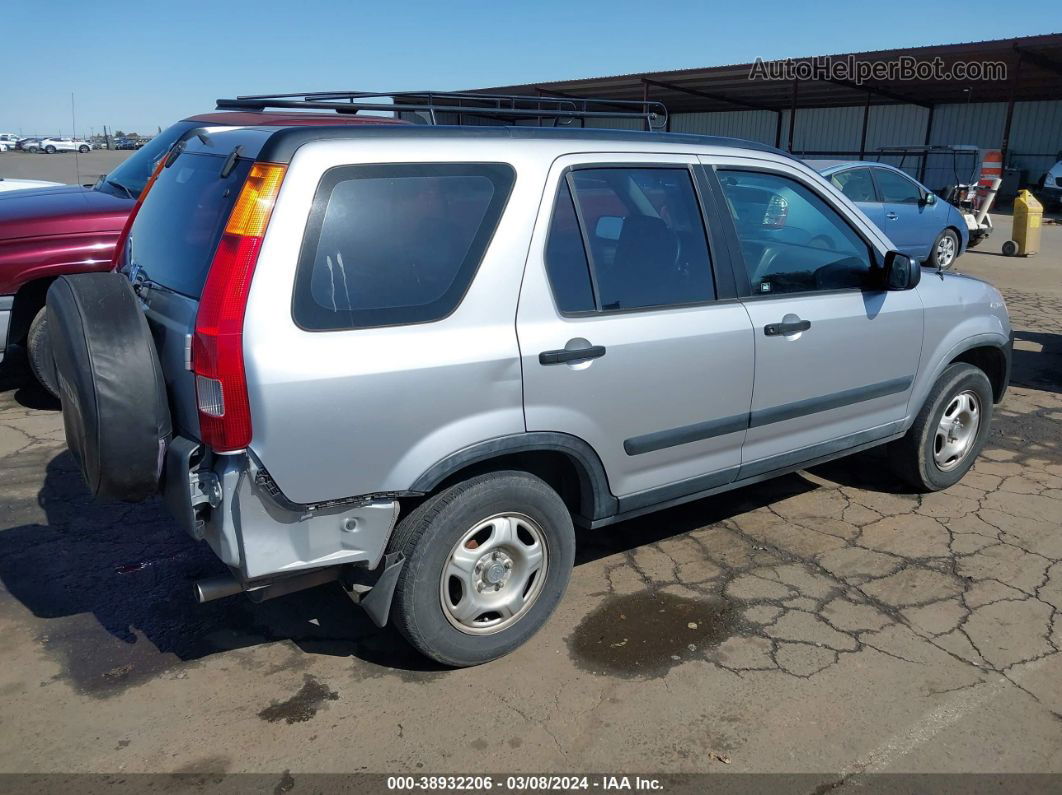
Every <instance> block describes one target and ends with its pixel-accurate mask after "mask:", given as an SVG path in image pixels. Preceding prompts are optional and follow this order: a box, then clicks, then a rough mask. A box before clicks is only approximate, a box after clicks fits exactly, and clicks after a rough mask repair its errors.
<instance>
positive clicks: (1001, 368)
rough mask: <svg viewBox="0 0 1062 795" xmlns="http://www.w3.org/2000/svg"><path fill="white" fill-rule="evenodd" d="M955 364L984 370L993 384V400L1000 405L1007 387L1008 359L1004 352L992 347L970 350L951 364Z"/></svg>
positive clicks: (961, 354) (986, 346)
mask: <svg viewBox="0 0 1062 795" xmlns="http://www.w3.org/2000/svg"><path fill="white" fill-rule="evenodd" d="M955 362H966V363H967V364H972V365H973V366H974V367H977V368H978V369H980V370H983V371H984V374H985V375H987V376H988V380H989V381H990V382H991V383H992V398H993V400H994V401H995V402H996V403H998V402H999V401H1000V400H1001V399H1002V398H1003V389H1004V387H1005V386H1006V378H1007V357H1006V355H1005V354H1004V353H1003V351H1002V350H1000V349H999V348H996V347H994V346H992V345H985V346H983V347H980V348H970V350H968V351H963V352H962V353H960V354H959V355H958V356H956V357H955V358H954V359H952V360H951V362H949V364H954V363H955Z"/></svg>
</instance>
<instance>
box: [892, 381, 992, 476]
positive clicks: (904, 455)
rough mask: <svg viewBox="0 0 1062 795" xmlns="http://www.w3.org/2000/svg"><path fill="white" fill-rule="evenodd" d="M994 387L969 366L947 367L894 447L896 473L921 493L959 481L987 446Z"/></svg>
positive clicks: (893, 458)
mask: <svg viewBox="0 0 1062 795" xmlns="http://www.w3.org/2000/svg"><path fill="white" fill-rule="evenodd" d="M991 422H992V384H991V383H990V382H989V380H988V376H986V375H985V373H984V371H983V370H981V369H979V368H977V367H974V366H973V365H972V364H966V363H965V362H956V363H955V364H951V365H948V367H947V368H946V369H945V370H944V372H943V373H942V374H941V376H940V378H939V379H938V380H937V383H936V384H935V385H934V386H933V389H932V391H930V393H929V397H928V398H926V402H925V404H924V405H923V407H922V410H921V411H920V412H919V413H918V416H917V417H916V418H915V421H914V424H913V425H912V426H911V428H910V430H908V431H907V434H906V435H905V436H904V437H903V438H902V439H899V440H897V441H895V442H893V443H892V444H891V445H890V446H889V457H890V459H891V461H892V466H893V469H894V471H895V472H896V474H897V475H898V476H899V477H900V478H902V479H903V480H905V481H906V482H908V483H909V484H911V485H912V486H914V487H915V488H916V489H918V490H919V491H939V490H941V489H946V488H948V487H949V486H952V485H954V484H955V483H958V482H959V481H960V480H961V479H962V476H963V475H965V474H966V472H967V471H968V470H969V469H970V467H971V466H973V463H974V461H975V460H976V458H977V456H978V455H979V454H980V452H981V449H982V448H983V447H984V446H985V440H986V439H987V438H988V430H989V425H990V424H991Z"/></svg>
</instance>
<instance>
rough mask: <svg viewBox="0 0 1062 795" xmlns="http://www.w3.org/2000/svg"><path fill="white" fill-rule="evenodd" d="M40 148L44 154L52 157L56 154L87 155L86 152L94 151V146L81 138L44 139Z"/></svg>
mask: <svg viewBox="0 0 1062 795" xmlns="http://www.w3.org/2000/svg"><path fill="white" fill-rule="evenodd" d="M39 146H40V149H41V151H42V152H47V153H48V154H50V155H54V154H55V153H56V152H81V154H85V152H88V151H89V150H90V149H92V145H91V144H90V143H89V142H88V141H83V140H81V139H80V138H44V139H42V140H41V142H40V144H39Z"/></svg>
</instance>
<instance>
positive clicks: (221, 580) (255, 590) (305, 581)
mask: <svg viewBox="0 0 1062 795" xmlns="http://www.w3.org/2000/svg"><path fill="white" fill-rule="evenodd" d="M339 572H340V567H339V566H332V567H329V568H324V569H311V570H310V571H307V572H303V573H301V574H297V575H295V576H289V577H283V578H279V579H276V580H271V581H266V582H255V583H251V584H248V585H244V584H243V583H241V582H240V581H239V580H237V579H236V578H235V577H226V576H224V575H222V576H221V577H210V578H208V579H206V580H198V581H197V582H196V583H195V598H196V601H197V602H199V604H203V603H204V602H213V601H214V600H215V599H222V598H224V597H226V596H233V595H235V594H238V593H244V592H246V593H247V595H248V596H249V597H251V599H252V600H254V601H255V602H264V601H266V600H268V599H275V598H276V597H278V596H284V595H285V594H289V593H295V592H296V591H303V590H305V589H307V588H313V587H314V586H317V585H324V584H325V583H326V582H332V581H333V580H337V579H339Z"/></svg>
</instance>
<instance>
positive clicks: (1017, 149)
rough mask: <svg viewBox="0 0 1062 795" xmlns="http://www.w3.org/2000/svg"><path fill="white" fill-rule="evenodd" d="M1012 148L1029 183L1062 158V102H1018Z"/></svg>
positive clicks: (1011, 131)
mask: <svg viewBox="0 0 1062 795" xmlns="http://www.w3.org/2000/svg"><path fill="white" fill-rule="evenodd" d="M1010 151H1011V153H1012V154H1011V157H1010V159H1011V161H1012V163H1011V164H1012V165H1013V166H1014V167H1015V168H1021V169H1024V170H1025V171H1026V172H1027V178H1028V180H1029V181H1030V182H1034V181H1036V180H1038V179H1039V178H1040V177H1041V176H1043V174H1044V172H1046V171H1048V170H1050V169H1051V167H1052V166H1053V165H1054V164H1055V163H1057V162H1058V161H1059V160H1062V102H1015V103H1014V118H1013V120H1012V121H1011V126H1010Z"/></svg>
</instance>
